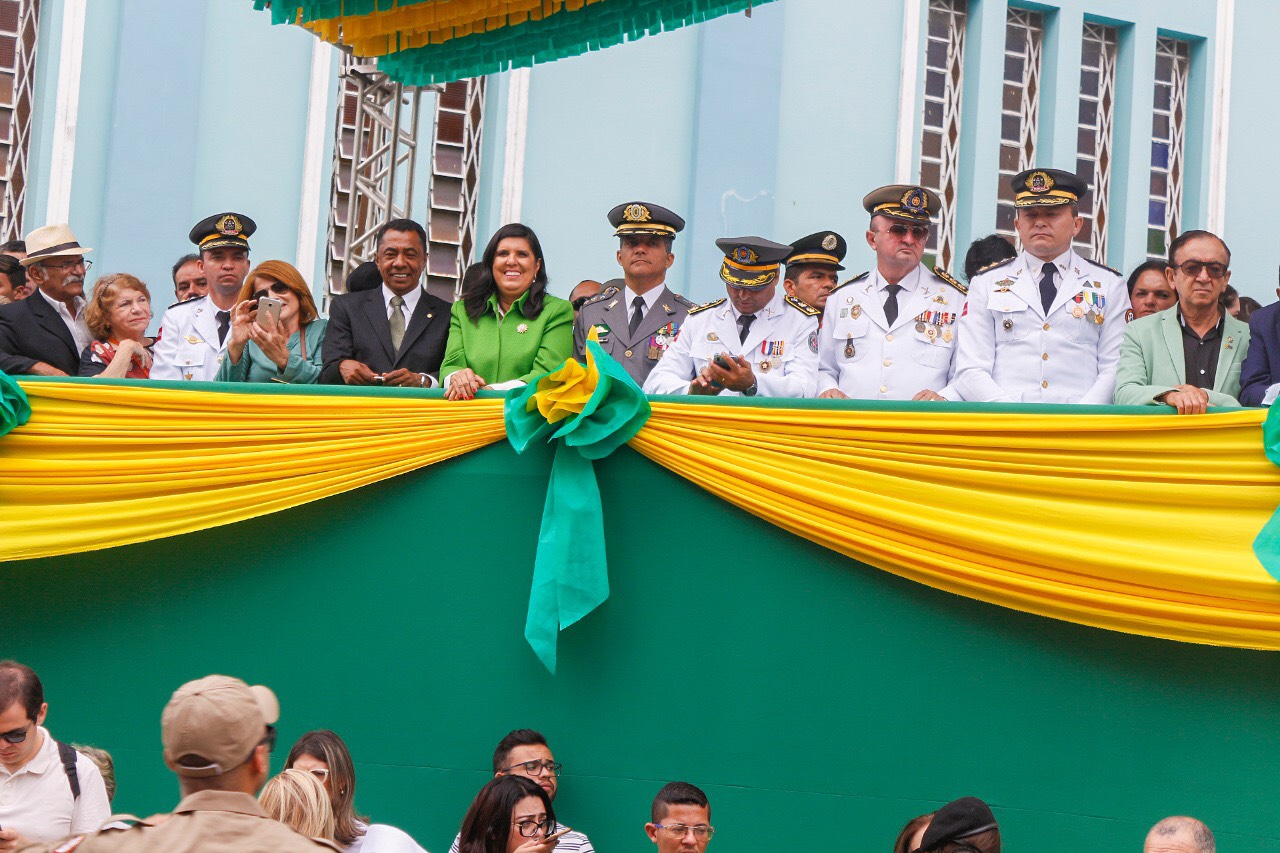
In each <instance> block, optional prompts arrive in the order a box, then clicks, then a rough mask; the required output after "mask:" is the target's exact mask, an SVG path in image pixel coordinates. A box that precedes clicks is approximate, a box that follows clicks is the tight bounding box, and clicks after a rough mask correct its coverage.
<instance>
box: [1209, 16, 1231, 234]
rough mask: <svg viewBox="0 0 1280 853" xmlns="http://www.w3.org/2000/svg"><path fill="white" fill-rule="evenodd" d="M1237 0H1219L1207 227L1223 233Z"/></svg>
mask: <svg viewBox="0 0 1280 853" xmlns="http://www.w3.org/2000/svg"><path fill="white" fill-rule="evenodd" d="M1235 18H1236V2H1235V0H1218V20H1217V25H1216V28H1215V32H1214V39H1213V117H1212V124H1211V126H1210V128H1209V131H1210V137H1209V210H1208V212H1207V213H1208V215H1207V216H1206V217H1205V219H1206V221H1205V227H1206V228H1208V230H1210V231H1212V232H1213V233H1215V234H1221V233H1223V231H1224V230H1225V227H1226V223H1227V131H1228V130H1230V128H1231V48H1232V42H1233V41H1234V38H1233V36H1234V33H1235Z"/></svg>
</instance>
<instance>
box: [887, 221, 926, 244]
mask: <svg viewBox="0 0 1280 853" xmlns="http://www.w3.org/2000/svg"><path fill="white" fill-rule="evenodd" d="M888 231H889V233H890V234H892V235H893V236H895V237H905V236H907V235H908V234H910V235H911V236H912V237H915V238H916V239H917V240H927V239H928V238H929V226H928V225H903V224H902V223H901V222H895V223H893V224H892V225H890V226H889V228H888Z"/></svg>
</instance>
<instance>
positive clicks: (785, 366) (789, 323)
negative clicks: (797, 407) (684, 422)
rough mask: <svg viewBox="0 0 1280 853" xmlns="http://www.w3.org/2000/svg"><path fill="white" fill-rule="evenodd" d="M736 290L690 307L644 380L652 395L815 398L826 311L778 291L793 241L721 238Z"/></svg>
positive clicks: (726, 272) (728, 277)
mask: <svg viewBox="0 0 1280 853" xmlns="http://www.w3.org/2000/svg"><path fill="white" fill-rule="evenodd" d="M716 245H717V246H718V247H719V248H720V250H721V251H722V252H724V253H725V258H724V262H723V263H722V264H721V266H720V278H721V280H723V281H724V283H725V285H726V288H727V290H728V293H729V297H728V298H727V299H717V300H716V301H715V302H709V303H707V304H706V305H701V306H699V307H697V308H693V309H691V310H690V311H689V316H688V318H687V319H686V320H685V322H684V325H683V326H682V327H681V328H680V333H679V334H678V335H677V336H676V340H675V343H673V344H672V345H671V346H669V347H668V348H667V351H666V352H665V353H664V354H663V356H662V359H661V360H660V361H659V362H658V364H657V366H656V367H654V369H653V372H652V373H650V374H649V378H648V379H647V380H645V383H644V390H645V393H646V394H724V395H726V396H738V395H741V396H744V397H754V396H755V395H757V394H759V395H760V396H762V397H812V396H813V395H814V393H815V392H816V389H817V381H818V314H819V311H818V309H816V308H813V307H811V306H809V305H806V304H805V303H804V302H801V301H800V300H799V299H796V298H795V297H792V296H785V295H783V293H782V292H781V291H779V290H778V270H779V268H780V267H781V264H782V261H783V260H784V259H785V258H786V257H787V256H788V255H789V254H791V247H790V246H785V245H783V244H781V243H774V242H773V241H771V240H765V239H763V238H761V237H735V238H725V239H722V240H717V241H716Z"/></svg>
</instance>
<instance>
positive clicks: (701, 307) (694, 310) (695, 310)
mask: <svg viewBox="0 0 1280 853" xmlns="http://www.w3.org/2000/svg"><path fill="white" fill-rule="evenodd" d="M726 298H727V297H723V298H720V299H717V300H716V301H715V302H708V303H707V304H705V305H698V306H697V307H694V308H690V309H689V316H691V317H692V316H693V315H694V314H697V313H698V312H699V311H706V310H707V309H708V308H715V307H716V306H717V305H722V304H724V300H725V299H726Z"/></svg>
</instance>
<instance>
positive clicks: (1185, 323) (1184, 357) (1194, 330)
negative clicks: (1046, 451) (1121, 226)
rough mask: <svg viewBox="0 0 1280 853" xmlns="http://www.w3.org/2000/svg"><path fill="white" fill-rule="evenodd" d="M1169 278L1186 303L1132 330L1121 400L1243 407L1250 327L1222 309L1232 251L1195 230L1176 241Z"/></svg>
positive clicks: (1120, 380) (1123, 353)
mask: <svg viewBox="0 0 1280 853" xmlns="http://www.w3.org/2000/svg"><path fill="white" fill-rule="evenodd" d="M1169 263H1170V268H1169V269H1168V270H1167V271H1166V273H1165V274H1166V275H1167V276H1168V277H1169V283H1170V284H1172V285H1173V287H1174V290H1176V291H1177V293H1178V304H1176V305H1175V306H1173V307H1172V308H1166V309H1165V310H1164V311H1160V312H1158V313H1155V314H1152V315H1150V316H1148V317H1143V318H1142V319H1140V320H1134V321H1133V322H1132V323H1130V324H1129V327H1128V328H1127V329H1125V333H1124V341H1123V343H1121V345H1120V364H1119V366H1118V367H1117V368H1116V393H1115V402H1116V403H1117V405H1124V406H1142V405H1157V404H1163V405H1166V406H1172V407H1173V408H1175V409H1177V410H1178V414H1182V415H1197V414H1202V413H1203V412H1204V411H1205V410H1206V409H1207V408H1208V407H1209V406H1239V405H1240V402H1239V400H1237V399H1236V398H1237V397H1239V396H1240V366H1241V364H1242V363H1243V362H1244V356H1245V351H1246V350H1247V349H1248V347H1249V327H1248V325H1246V324H1245V323H1241V322H1240V321H1239V320H1237V319H1235V318H1234V317H1232V316H1231V315H1229V314H1227V312H1226V311H1225V310H1223V308H1222V303H1221V297H1222V292H1223V290H1225V289H1226V286H1227V282H1229V281H1230V280H1231V270H1230V266H1231V250H1230V249H1228V248H1227V244H1226V243H1225V242H1223V241H1222V238H1220V237H1218V236H1217V235H1215V234H1211V233H1209V232H1208V231H1187V232H1186V233H1184V234H1182V235H1181V236H1179V237H1178V238H1177V239H1176V240H1174V241H1173V244H1172V245H1170V246H1169Z"/></svg>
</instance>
